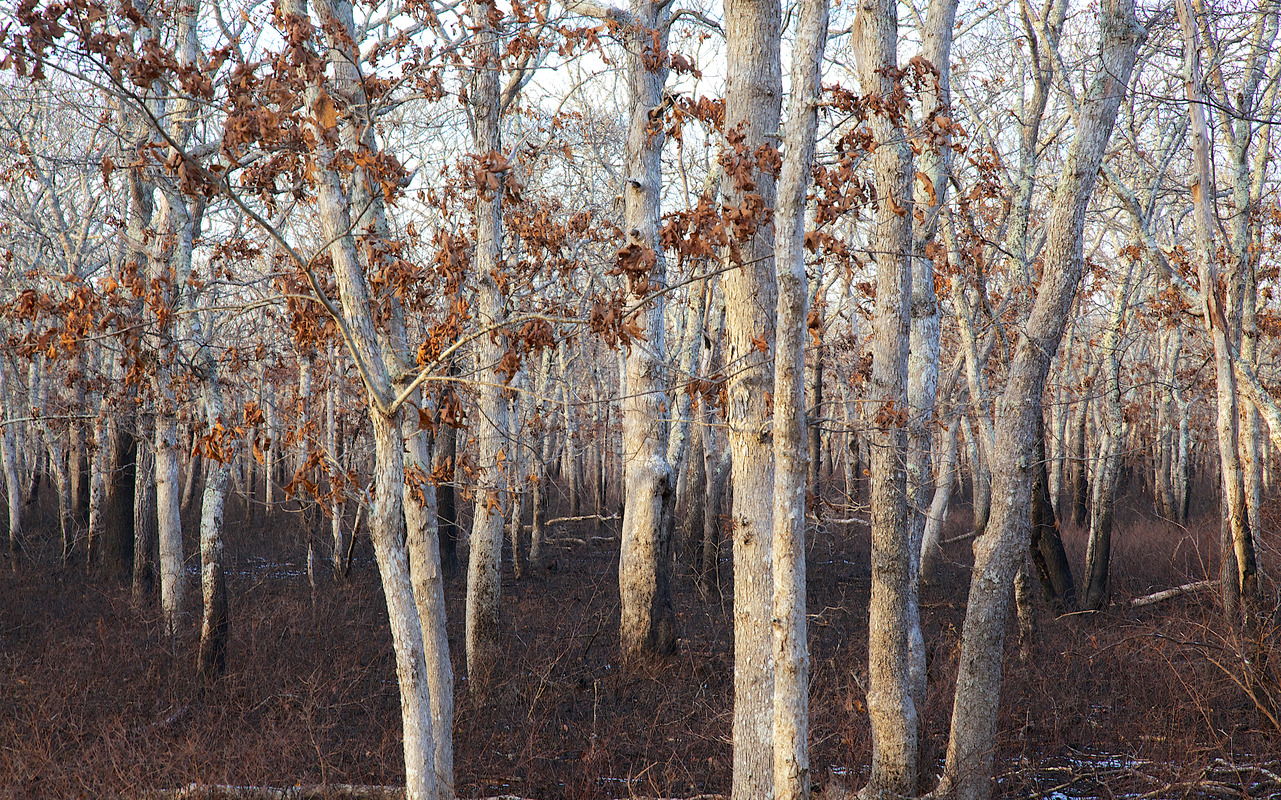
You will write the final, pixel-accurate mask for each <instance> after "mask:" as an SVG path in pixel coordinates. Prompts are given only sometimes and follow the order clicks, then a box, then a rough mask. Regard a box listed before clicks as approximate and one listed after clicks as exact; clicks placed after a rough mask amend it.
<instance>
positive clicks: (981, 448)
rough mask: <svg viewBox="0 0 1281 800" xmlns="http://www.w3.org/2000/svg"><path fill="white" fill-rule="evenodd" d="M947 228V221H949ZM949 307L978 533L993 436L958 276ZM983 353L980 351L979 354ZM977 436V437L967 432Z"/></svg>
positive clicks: (988, 501)
mask: <svg viewBox="0 0 1281 800" xmlns="http://www.w3.org/2000/svg"><path fill="white" fill-rule="evenodd" d="M949 225H950V220H949ZM952 239H953V237H951V236H949V237H948V249H949V250H955V244H954V243H953V241H952ZM951 290H952V291H951V293H952V305H953V306H954V307H955V309H956V321H957V329H958V331H959V332H960V334H961V346H962V348H963V350H962V352H963V353H964V354H965V377H966V381H967V383H968V385H969V390H970V411H971V415H972V416H973V417H974V423H973V428H974V430H973V431H971V427H970V426H969V425H967V426H966V437H965V438H966V441H967V443H968V447H969V454H970V459H969V460H970V477H971V481H970V483H971V486H972V487H973V495H974V496H973V498H972V500H973V506H974V532H975V533H982V532H983V531H984V530H985V529H986V528H987V520H988V515H989V513H990V511H991V505H992V474H991V469H990V467H989V461H990V459H991V453H992V447H993V444H992V443H993V440H994V439H995V436H996V434H995V433H994V430H993V427H992V415H991V414H990V413H989V403H990V399H989V398H988V393H987V381H986V380H985V379H984V376H983V369H984V365H985V364H986V362H987V359H986V357H985V356H986V350H985V349H983V348H980V347H979V343H978V339H977V337H976V335H975V333H974V312H973V310H972V309H971V306H970V301H969V299H968V297H967V296H966V289H965V287H964V284H963V282H962V279H961V276H960V275H958V274H954V275H953V276H952V281H951ZM981 350H983V352H980V351H981ZM972 432H973V433H977V435H978V438H977V439H976V438H975V436H972V435H971V433H972Z"/></svg>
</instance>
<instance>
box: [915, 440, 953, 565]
mask: <svg viewBox="0 0 1281 800" xmlns="http://www.w3.org/2000/svg"><path fill="white" fill-rule="evenodd" d="M960 430H961V418H960V416H959V415H957V416H954V417H953V418H952V422H951V423H950V424H949V425H948V426H947V433H946V434H945V435H944V437H943V445H942V447H941V448H940V449H939V452H940V454H941V455H942V460H941V461H940V462H939V465H938V469H937V470H936V471H935V473H934V498H933V499H932V500H931V501H930V508H929V513H928V515H927V516H926V519H925V529H924V530H923V531H921V571H920V580H921V581H923V582H925V583H927V584H928V583H932V582H933V581H934V580H935V579H936V578H937V577H938V570H939V562H940V561H941V560H942V558H943V550H942V548H941V547H940V543H941V541H942V533H943V522H944V520H946V519H947V507H948V504H949V503H950V502H951V499H952V487H953V486H954V485H956V455H957V449H958V448H957V440H958V439H959V438H960V436H959V434H960Z"/></svg>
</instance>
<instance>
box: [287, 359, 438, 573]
mask: <svg viewBox="0 0 1281 800" xmlns="http://www.w3.org/2000/svg"><path fill="white" fill-rule="evenodd" d="M329 365H330V383H331V385H330V386H329V389H328V391H326V392H325V452H326V453H328V454H329V486H330V491H331V492H332V491H333V489H334V487H335V484H336V483H337V479H338V475H339V473H340V472H341V471H342V464H341V462H340V461H339V460H338V415H337V409H336V408H335V406H336V405H337V402H338V369H337V366H336V364H335V363H334V349H333V346H332V345H331V346H330V348H329ZM263 466H264V470H263V472H264V473H265V474H266V476H267V479H266V484H270V483H271V470H270V469H269V468H266V467H267V465H266V464H263ZM429 471H430V470H429ZM265 492H266V490H265V485H264V496H265ZM330 502H331V509H330V513H329V541H330V546H331V548H332V549H331V551H330V553H329V566H330V569H332V570H333V572H334V575H335V576H336V577H337V576H341V575H342V571H343V570H342V562H343V557H344V556H345V555H346V553H347V534H346V533H345V532H344V531H343V527H342V520H343V507H344V505H345V504H344V503H343V502H342V501H341V500H339V499H337V498H336V497H335V499H333V500H331V501H330ZM263 509H264V511H265V510H266V505H265V504H264V506H263Z"/></svg>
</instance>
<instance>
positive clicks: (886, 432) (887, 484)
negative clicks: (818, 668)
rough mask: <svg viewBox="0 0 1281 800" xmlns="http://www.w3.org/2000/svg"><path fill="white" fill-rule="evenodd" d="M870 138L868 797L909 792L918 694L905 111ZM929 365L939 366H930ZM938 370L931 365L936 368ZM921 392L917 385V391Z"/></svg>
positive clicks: (883, 28)
mask: <svg viewBox="0 0 1281 800" xmlns="http://www.w3.org/2000/svg"><path fill="white" fill-rule="evenodd" d="M859 19H860V21H861V22H860V25H859V27H860V32H859V34H858V35H857V36H856V38H855V46H856V47H857V49H858V63H859V73H860V75H859V82H860V86H861V87H862V90H863V91H864V92H866V93H872V92H875V93H876V94H878V95H880V96H881V97H889V96H890V95H891V94H892V93H893V92H894V91H895V88H896V85H895V80H894V77H893V71H894V70H895V68H896V67H897V64H898V57H897V47H898V11H897V6H896V5H895V4H894V3H893V2H892V0H863V2H862V3H861V4H860V7H859ZM869 125H870V128H871V133H872V136H873V139H874V141H875V142H876V144H877V147H876V150H875V155H874V156H873V164H874V170H875V182H876V196H877V197H878V198H880V200H879V203H878V206H877V211H876V221H875V228H874V232H873V234H872V237H871V239H872V250H873V252H874V253H876V306H875V309H874V311H873V317H872V329H873V333H872V342H873V343H872V348H873V349H872V377H871V381H870V383H869V386H868V388H867V392H866V399H867V403H868V406H867V412H868V415H869V416H870V417H871V419H870V420H869V426H868V433H867V436H868V443H869V446H870V451H871V464H870V467H871V492H870V501H871V527H872V555H871V559H872V563H871V568H872V591H871V599H870V601H869V603H868V639H869V641H868V688H867V713H868V719H869V721H870V723H871V728H872V773H871V777H870V778H869V780H868V785H867V789H866V793H867V794H868V796H870V797H881V796H884V795H886V794H892V795H909V794H912V793H913V792H915V790H916V785H917V779H918V772H917V762H918V759H919V757H920V724H919V717H918V715H919V713H920V711H921V709H919V708H918V705H917V703H918V698H917V696H916V691H915V690H916V686H915V683H914V673H913V669H912V658H911V654H912V641H913V639H914V638H919V636H920V634H919V625H920V621H919V618H917V619H914V618H913V610H914V608H913V606H914V603H913V600H914V591H915V585H916V578H917V571H916V562H917V559H918V557H919V554H920V549H919V548H920V545H919V542H918V543H915V545H916V546H915V548H914V547H913V544H914V543H913V541H912V533H913V532H912V525H911V521H910V519H909V514H908V496H907V490H908V485H907V471H906V469H905V464H906V457H907V425H908V424H909V423H910V418H911V414H912V413H913V409H911V408H910V407H908V406H907V404H906V403H905V402H904V401H905V399H907V397H908V382H907V380H908V376H907V368H908V355H909V341H910V326H911V316H912V262H911V252H912V217H911V215H910V209H911V208H912V180H913V176H914V170H913V168H912V153H911V149H910V148H909V146H908V144H907V142H906V140H905V138H904V127H905V120H904V119H903V118H901V117H898V116H895V115H894V112H891V111H889V110H888V109H886V110H882V111H881V112H879V113H877V114H874V115H873V116H872V117H871V119H870V120H869ZM936 369H937V367H936ZM935 380H937V372H935ZM920 394H921V395H922V396H923V395H924V390H923V389H922V391H921V393H920Z"/></svg>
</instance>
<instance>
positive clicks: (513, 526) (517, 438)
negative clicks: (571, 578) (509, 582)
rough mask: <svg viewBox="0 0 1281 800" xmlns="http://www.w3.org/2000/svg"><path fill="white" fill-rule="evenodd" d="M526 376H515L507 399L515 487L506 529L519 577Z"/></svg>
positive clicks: (510, 475) (522, 567)
mask: <svg viewBox="0 0 1281 800" xmlns="http://www.w3.org/2000/svg"><path fill="white" fill-rule="evenodd" d="M523 378H524V375H523V374H521V375H517V376H516V377H514V378H513V379H512V396H511V399H509V400H508V401H507V426H508V433H507V441H509V442H511V443H512V446H511V448H510V450H509V451H508V452H510V453H511V455H510V456H508V460H507V462H506V463H507V464H508V469H509V470H510V472H509V473H508V475H507V482H508V484H509V485H510V486H511V487H512V488H511V489H510V490H509V491H508V493H507V498H508V512H507V513H508V518H509V522H508V525H507V529H508V531H509V533H510V534H511V547H512V574H513V575H514V576H515V577H516V580H520V579H521V578H523V577H525V554H524V553H523V552H521V545H522V541H521V538H522V537H521V517H522V508H521V506H522V505H523V503H522V501H523V500H524V491H523V487H524V486H525V461H526V458H525V448H524V446H523V438H522V436H521V429H522V427H523V426H524V422H525V415H524V414H523V413H521V407H520V399H521V390H520V385H519V384H520V383H521V381H522V379H523Z"/></svg>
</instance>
